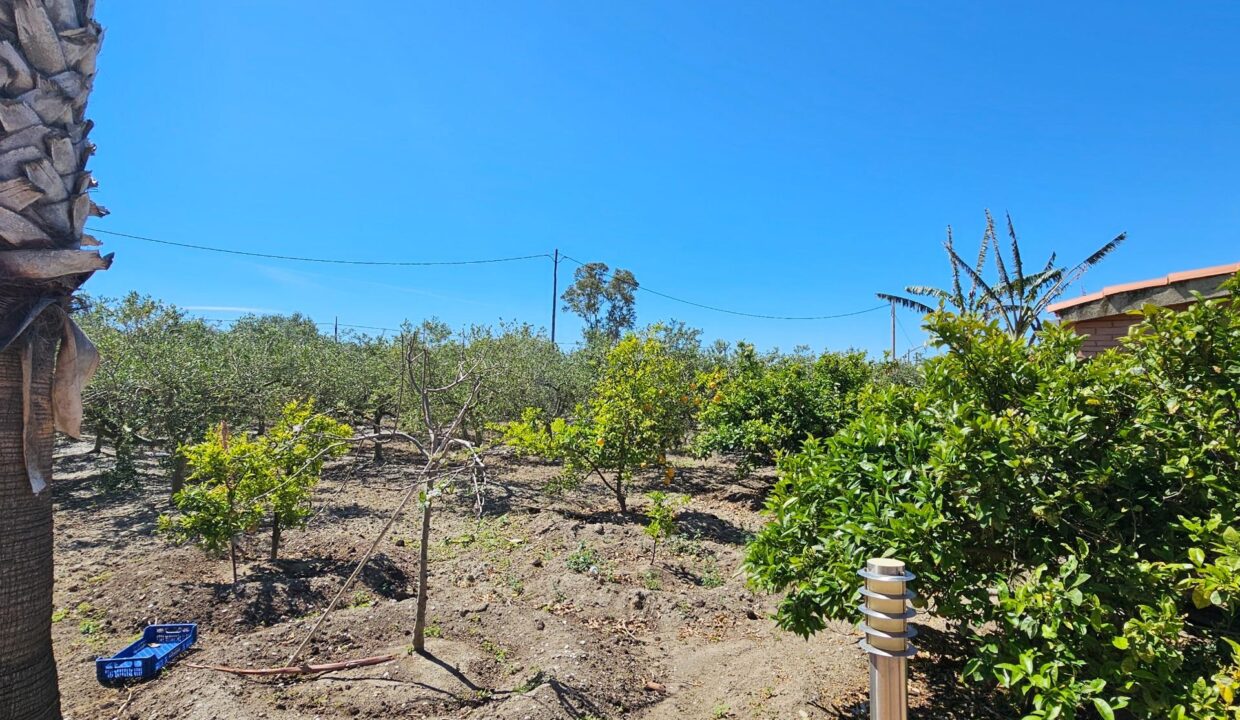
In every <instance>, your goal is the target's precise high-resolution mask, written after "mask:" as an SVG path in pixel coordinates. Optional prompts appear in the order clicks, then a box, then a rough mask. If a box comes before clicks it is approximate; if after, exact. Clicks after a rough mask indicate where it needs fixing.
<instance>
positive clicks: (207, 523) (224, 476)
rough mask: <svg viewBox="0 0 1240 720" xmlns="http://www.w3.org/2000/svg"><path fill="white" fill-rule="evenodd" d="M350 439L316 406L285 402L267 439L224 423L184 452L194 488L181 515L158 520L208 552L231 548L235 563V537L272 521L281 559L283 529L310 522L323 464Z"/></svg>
mask: <svg viewBox="0 0 1240 720" xmlns="http://www.w3.org/2000/svg"><path fill="white" fill-rule="evenodd" d="M351 434H352V433H351V431H350V429H349V427H348V426H347V425H343V424H341V423H338V422H336V421H335V420H332V419H331V418H328V417H326V416H324V415H318V414H315V413H314V402H313V401H305V402H291V403H288V404H287V405H285V406H284V408H283V410H282V411H281V414H280V418H279V419H278V420H277V422H276V423H275V425H273V426H272V427H271V430H270V432H268V433H267V434H266V435H262V436H257V437H251V436H249V435H247V434H245V433H238V434H231V433H230V432H229V430H228V427H227V425H223V424H222V425H220V426H218V427H216V428H214V429H212V430H211V431H210V432H208V433H207V436H206V438H205V440H204V441H203V442H201V443H198V444H196V445H188V446H183V447H182V448H181V449H180V452H181V453H182V454H183V455H184V456H185V459H186V461H187V463H188V465H189V468H190V475H189V480H190V483H189V484H188V485H186V486H185V488H183V489H182V490H181V491H180V492H178V493H176V494H175V495H174V496H173V498H172V499H173V503H174V504H175V505H176V508H177V511H178V512H177V514H176V515H165V516H162V517H160V519H159V528H160V530H161V531H162V532H165V533H167V534H169V535H171V536H172V537H174V538H175V539H177V540H180V541H187V540H188V541H193V542H195V543H197V544H198V545H200V546H201V547H203V548H204V549H205V550H207V551H208V552H213V553H219V552H222V551H223V550H225V549H228V550H229V552H230V554H232V555H233V560H234V565H235V561H236V556H235V552H236V547H235V540H236V538H237V537H238V536H239V535H242V534H245V533H250V532H253V531H254V530H255V529H257V527H258V525H259V523H260V522H261V521H262V520H263V519H264V518H268V519H269V521H270V523H271V558H272V559H275V558H276V556H277V553H278V551H279V546H280V534H281V532H282V529H284V528H288V527H300V526H302V525H304V523H305V520H306V518H307V517H308V515H309V511H310V492H311V490H312V489H313V488H314V486H315V484H317V483H318V480H319V476H320V474H321V473H322V469H323V462H324V461H325V460H326V459H327V458H329V457H333V456H338V455H340V454H342V453H344V452H346V451H347V449H348V448H347V444H346V443H345V440H346V439H347V438H348V437H350V436H351ZM234 571H235V567H234ZM235 579H236V578H235V577H234V580H235Z"/></svg>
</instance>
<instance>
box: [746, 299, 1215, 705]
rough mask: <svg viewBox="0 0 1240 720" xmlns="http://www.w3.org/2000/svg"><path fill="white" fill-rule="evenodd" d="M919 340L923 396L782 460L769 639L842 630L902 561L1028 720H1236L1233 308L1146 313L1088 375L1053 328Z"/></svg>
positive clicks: (955, 323)
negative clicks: (881, 559)
mask: <svg viewBox="0 0 1240 720" xmlns="http://www.w3.org/2000/svg"><path fill="white" fill-rule="evenodd" d="M1230 287H1231V288H1232V289H1233V290H1234V289H1236V288H1237V287H1238V283H1237V281H1234V280H1233V281H1232V283H1231V285H1230ZM927 327H928V330H929V331H930V332H931V334H932V336H933V337H934V338H935V339H936V341H937V343H938V344H939V345H940V346H941V347H942V348H943V350H944V352H943V353H942V354H941V355H939V356H938V357H935V358H933V359H930V360H928V361H926V363H925V368H924V375H925V379H924V384H922V385H921V386H920V387H916V388H910V387H900V386H894V387H888V388H886V389H883V390H882V391H879V392H875V393H870V394H865V395H863V396H862V398H861V407H860V408H859V410H858V415H857V417H856V418H855V419H854V420H853V421H851V422H849V423H848V424H847V425H845V426H844V427H843V428H841V429H840V431H839V432H837V433H836V434H834V435H833V436H831V437H830V438H827V439H823V440H821V441H820V440H810V441H808V442H807V443H806V444H805V447H804V450H803V451H802V452H800V453H798V454H795V455H790V456H788V457H786V458H784V459H783V460H782V461H781V462H780V465H779V467H780V475H781V477H780V480H779V482H778V484H777V485H776V487H775V489H774V491H773V492H772V494H771V497H770V498H769V500H768V504H767V512H768V513H769V516H770V523H769V524H768V525H767V526H766V527H765V528H764V529H763V530H762V531H761V532H760V533H759V534H758V535H757V537H756V538H755V539H754V541H753V542H752V544H751V545H750V546H749V548H748V550H747V568H748V571H749V573H750V575H751V577H752V579H753V581H754V582H755V583H756V584H757V585H758V586H760V587H763V588H766V589H770V590H784V591H786V595H785V596H784V599H783V600H782V601H781V604H780V607H779V611H778V622H779V623H780V625H781V626H783V627H785V628H787V629H790V630H793V631H796V632H798V633H801V634H810V633H813V632H816V631H817V630H820V629H821V628H822V627H823V623H824V621H825V620H826V619H855V613H856V609H855V600H854V594H855V590H856V575H855V573H856V570H857V564H858V562H859V560H858V559H859V558H865V557H872V556H887V555H894V556H899V557H901V558H903V559H905V560H907V561H908V562H909V565H910V567H911V568H913V569H914V571H915V572H917V573H918V575H919V588H918V591H919V594H920V595H922V596H923V597H924V598H925V599H926V602H927V603H928V604H929V605H931V606H932V607H933V610H934V612H935V614H937V615H939V616H941V617H944V618H946V619H948V620H950V621H954V622H955V623H956V624H957V626H958V627H959V628H960V629H961V630H962V631H963V632H964V633H965V636H966V639H967V640H968V641H969V644H970V647H971V658H972V659H971V661H970V662H969V663H968V665H967V666H966V677H967V678H968V679H970V680H971V681H973V682H983V683H998V684H999V685H1000V686H1001V687H1002V688H1004V689H1005V690H1006V692H1007V693H1008V694H1009V696H1010V697H1011V699H1012V700H1013V702H1015V703H1016V704H1018V705H1020V706H1021V707H1023V708H1024V709H1025V711H1026V712H1027V713H1028V715H1027V716H1026V717H1031V718H1052V717H1073V716H1075V715H1076V713H1078V712H1080V711H1081V709H1082V708H1090V709H1092V711H1093V712H1096V713H1097V714H1099V715H1100V716H1101V717H1113V716H1114V713H1115V711H1117V710H1119V709H1121V708H1124V709H1125V712H1127V713H1129V714H1131V715H1132V716H1133V717H1137V718H1151V719H1152V718H1220V719H1221V718H1234V717H1235V712H1236V709H1235V708H1236V706H1235V705H1234V697H1233V695H1232V690H1231V689H1230V688H1231V687H1232V686H1233V685H1232V683H1233V679H1232V678H1234V673H1235V661H1234V660H1233V659H1232V657H1231V647H1230V646H1229V645H1228V644H1227V643H1226V642H1224V640H1223V638H1224V637H1226V636H1227V635H1228V633H1230V632H1232V629H1234V627H1235V626H1236V621H1237V620H1240V606H1238V604H1237V602H1236V594H1235V593H1234V588H1236V578H1235V570H1236V567H1237V563H1236V559H1235V558H1236V543H1235V538H1236V531H1237V530H1240V527H1238V522H1240V415H1238V408H1240V306H1237V305H1236V304H1234V303H1233V304H1228V303H1226V302H1219V301H1205V302H1198V303H1197V304H1195V305H1193V306H1192V307H1190V308H1189V309H1188V310H1186V311H1184V312H1182V313H1175V312H1172V311H1170V310H1165V309H1160V308H1147V309H1146V311H1145V318H1144V322H1143V323H1142V324H1140V325H1139V326H1138V327H1137V328H1136V329H1135V330H1134V332H1133V334H1132V335H1131V336H1130V337H1129V339H1128V340H1127V341H1126V343H1125V348H1124V350H1123V351H1110V352H1107V353H1104V354H1102V355H1100V356H1098V357H1096V358H1094V359H1092V360H1084V359H1080V358H1079V357H1078V356H1077V350H1078V349H1079V347H1080V342H1081V339H1080V338H1079V337H1077V336H1075V335H1073V334H1072V333H1071V332H1070V331H1067V330H1065V329H1062V328H1059V327H1048V328H1045V329H1044V330H1043V331H1041V332H1040V333H1039V334H1038V335H1037V336H1036V337H1035V338H1034V339H1033V340H1030V339H1029V338H1027V337H1024V336H1020V335H1013V334H1011V333H1009V332H1007V331H1006V328H1003V327H1001V326H1000V325H999V323H998V322H997V321H989V322H987V321H984V320H981V319H978V318H976V317H957V316H954V315H950V314H946V313H936V314H933V315H931V316H930V317H929V319H928V325H927ZM1228 713H1230V714H1228Z"/></svg>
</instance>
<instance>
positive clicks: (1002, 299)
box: [877, 210, 1127, 336]
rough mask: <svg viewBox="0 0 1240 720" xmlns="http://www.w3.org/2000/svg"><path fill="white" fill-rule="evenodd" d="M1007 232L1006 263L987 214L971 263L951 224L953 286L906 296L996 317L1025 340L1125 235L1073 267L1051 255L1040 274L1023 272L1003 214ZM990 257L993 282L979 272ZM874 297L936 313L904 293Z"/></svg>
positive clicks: (947, 245)
mask: <svg viewBox="0 0 1240 720" xmlns="http://www.w3.org/2000/svg"><path fill="white" fill-rule="evenodd" d="M1007 234H1008V240H1009V247H1010V252H1011V257H1010V258H1009V259H1007V260H1004V258H1003V250H1002V249H1001V248H1000V247H999V236H998V232H997V231H996V230H995V220H994V217H993V216H991V214H990V211H989V210H987V211H986V230H985V232H984V233H982V243H981V246H980V247H979V249H978V253H977V260H976V261H975V262H973V263H969V262H968V261H966V260H965V259H964V258H962V257H961V256H960V254H959V253H957V252H956V248H955V246H954V244H953V242H952V229H951V227H950V226H949V227H948V228H947V240H946V241H945V242H944V243H943V247H944V249H945V250H946V251H947V259H948V261H949V262H950V264H951V273H952V284H951V288H950V289H948V290H944V289H942V288H937V287H932V286H928V285H910V286H909V287H906V288H905V292H907V293H909V295H914V296H917V297H925V298H930V299H932V300H934V301H937V302H938V304H940V305H943V306H947V307H951V308H952V309H954V310H955V311H956V312H958V313H961V314H976V315H981V316H982V317H984V318H987V319H998V320H999V322H1000V324H1001V325H1002V327H1003V328H1004V329H1006V330H1007V331H1008V332H1009V333H1011V334H1012V335H1015V336H1023V335H1027V334H1028V333H1030V332H1037V330H1038V329H1039V328H1041V326H1042V320H1041V318H1042V314H1043V313H1045V312H1046V308H1047V307H1048V306H1049V305H1050V304H1051V303H1053V302H1055V299H1056V298H1058V297H1059V296H1060V295H1062V294H1063V293H1064V291H1065V290H1067V289H1068V287H1070V286H1071V285H1072V284H1073V283H1075V282H1076V281H1077V280H1079V279H1080V278H1081V276H1082V275H1084V274H1085V273H1086V272H1087V271H1088V270H1089V269H1090V268H1092V267H1094V266H1095V265H1097V264H1098V263H1100V262H1102V260H1103V258H1105V257H1106V256H1108V255H1110V254H1111V253H1112V252H1113V251H1114V250H1115V249H1116V248H1118V247H1119V246H1120V245H1121V244H1122V243H1123V242H1124V240H1125V238H1126V237H1127V235H1126V233H1120V234H1119V235H1116V236H1115V237H1114V238H1112V239H1111V240H1110V241H1109V242H1107V243H1104V244H1103V245H1102V246H1101V247H1099V248H1098V249H1096V250H1094V251H1093V252H1092V253H1090V254H1089V255H1088V256H1086V257H1085V259H1084V260H1082V261H1080V262H1078V263H1077V264H1075V265H1073V266H1071V267H1068V266H1061V265H1057V264H1056V262H1057V256H1056V255H1055V253H1051V256H1050V258H1049V259H1048V260H1047V261H1046V263H1045V264H1044V265H1042V266H1040V267H1041V269H1040V270H1037V271H1035V272H1033V273H1030V274H1026V273H1025V265H1024V261H1023V260H1022V258H1021V253H1020V242H1019V241H1018V240H1017V237H1016V228H1015V227H1014V226H1013V225H1012V216H1011V215H1008V216H1007ZM992 255H993V257H994V265H995V279H994V281H993V282H989V281H987V280H986V279H985V278H984V277H983V276H982V274H983V273H984V272H985V268H986V260H987V258H988V257H990V256H992ZM962 276H963V278H964V279H967V280H968V287H969V289H968V292H965V290H964V283H963V282H962ZM877 295H878V297H879V299H881V300H886V301H888V302H893V303H895V304H896V305H899V306H901V307H904V308H908V309H910V310H916V311H918V312H922V313H930V312H933V311H934V309H935V308H934V307H932V306H931V305H929V304H927V303H924V302H921V301H919V300H915V299H913V298H912V297H909V296H907V295H890V294H887V293H877Z"/></svg>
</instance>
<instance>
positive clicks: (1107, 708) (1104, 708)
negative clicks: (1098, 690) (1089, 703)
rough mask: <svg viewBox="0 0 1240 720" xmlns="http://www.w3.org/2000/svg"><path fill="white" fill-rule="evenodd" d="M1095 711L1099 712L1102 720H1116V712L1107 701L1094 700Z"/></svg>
mask: <svg viewBox="0 0 1240 720" xmlns="http://www.w3.org/2000/svg"><path fill="white" fill-rule="evenodd" d="M1094 709H1095V710H1097V711H1098V715H1099V716H1100V717H1101V718H1102V720H1115V711H1114V710H1112V709H1111V704H1110V703H1108V702H1107V701H1106V700H1103V699H1102V698H1094Z"/></svg>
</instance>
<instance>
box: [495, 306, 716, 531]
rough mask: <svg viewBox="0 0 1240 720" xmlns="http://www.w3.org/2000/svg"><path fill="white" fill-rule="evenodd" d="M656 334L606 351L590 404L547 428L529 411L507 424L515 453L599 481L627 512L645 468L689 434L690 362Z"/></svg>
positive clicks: (572, 476)
mask: <svg viewBox="0 0 1240 720" xmlns="http://www.w3.org/2000/svg"><path fill="white" fill-rule="evenodd" d="M657 333H658V328H657V327H656V328H654V329H652V330H651V331H650V332H646V333H642V334H640V335H639V334H633V333H630V334H629V335H627V336H625V337H624V338H623V339H622V340H620V342H618V343H616V345H615V346H614V347H613V348H611V350H609V351H608V353H607V355H606V357H605V358H604V360H603V363H602V368H601V372H600V375H599V379H598V381H597V382H596V383H595V385H594V387H593V389H592V390H591V392H590V396H589V398H588V399H587V400H586V401H585V402H584V403H581V404H579V405H578V406H577V409H576V411H575V412H574V413H573V416H572V417H571V418H568V419H564V418H556V419H555V420H553V421H552V422H550V423H546V422H544V418H543V416H542V413H541V412H540V411H538V410H534V409H527V411H526V413H525V414H524V415H523V417H522V419H521V420H520V421H518V422H513V423H508V424H507V425H504V426H503V431H504V440H505V442H506V443H507V444H509V445H511V446H513V447H514V448H516V449H517V450H518V451H521V452H524V453H527V454H533V455H539V456H541V457H545V458H547V459H551V460H560V461H563V463H564V475H563V480H564V481H565V482H566V483H567V484H570V485H571V484H576V483H578V482H580V481H581V480H583V479H585V478H586V477H589V476H594V477H596V478H598V480H599V482H601V483H602V484H603V485H604V486H605V487H606V488H607V489H608V490H609V491H611V493H612V494H613V495H614V496H615V498H616V503H617V504H618V505H619V506H620V511H621V512H627V510H628V507H627V502H626V500H627V486H628V484H629V482H630V480H631V479H632V477H633V474H634V473H635V472H637V471H639V470H641V469H643V468H652V467H660V466H664V467H666V465H667V452H668V451H669V450H671V449H672V448H673V447H674V446H675V445H677V444H678V443H680V442H681V441H682V440H683V439H684V437H685V435H686V434H687V433H688V431H689V426H690V423H691V421H692V417H693V401H692V397H691V396H692V393H693V390H692V382H691V379H690V371H689V368H688V367H687V366H686V364H685V363H684V362H683V361H682V360H681V359H679V358H678V357H676V356H675V355H673V354H672V353H670V352H669V351H668V348H667V346H666V344H665V343H663V342H662V341H661V340H659V339H658V337H657Z"/></svg>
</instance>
